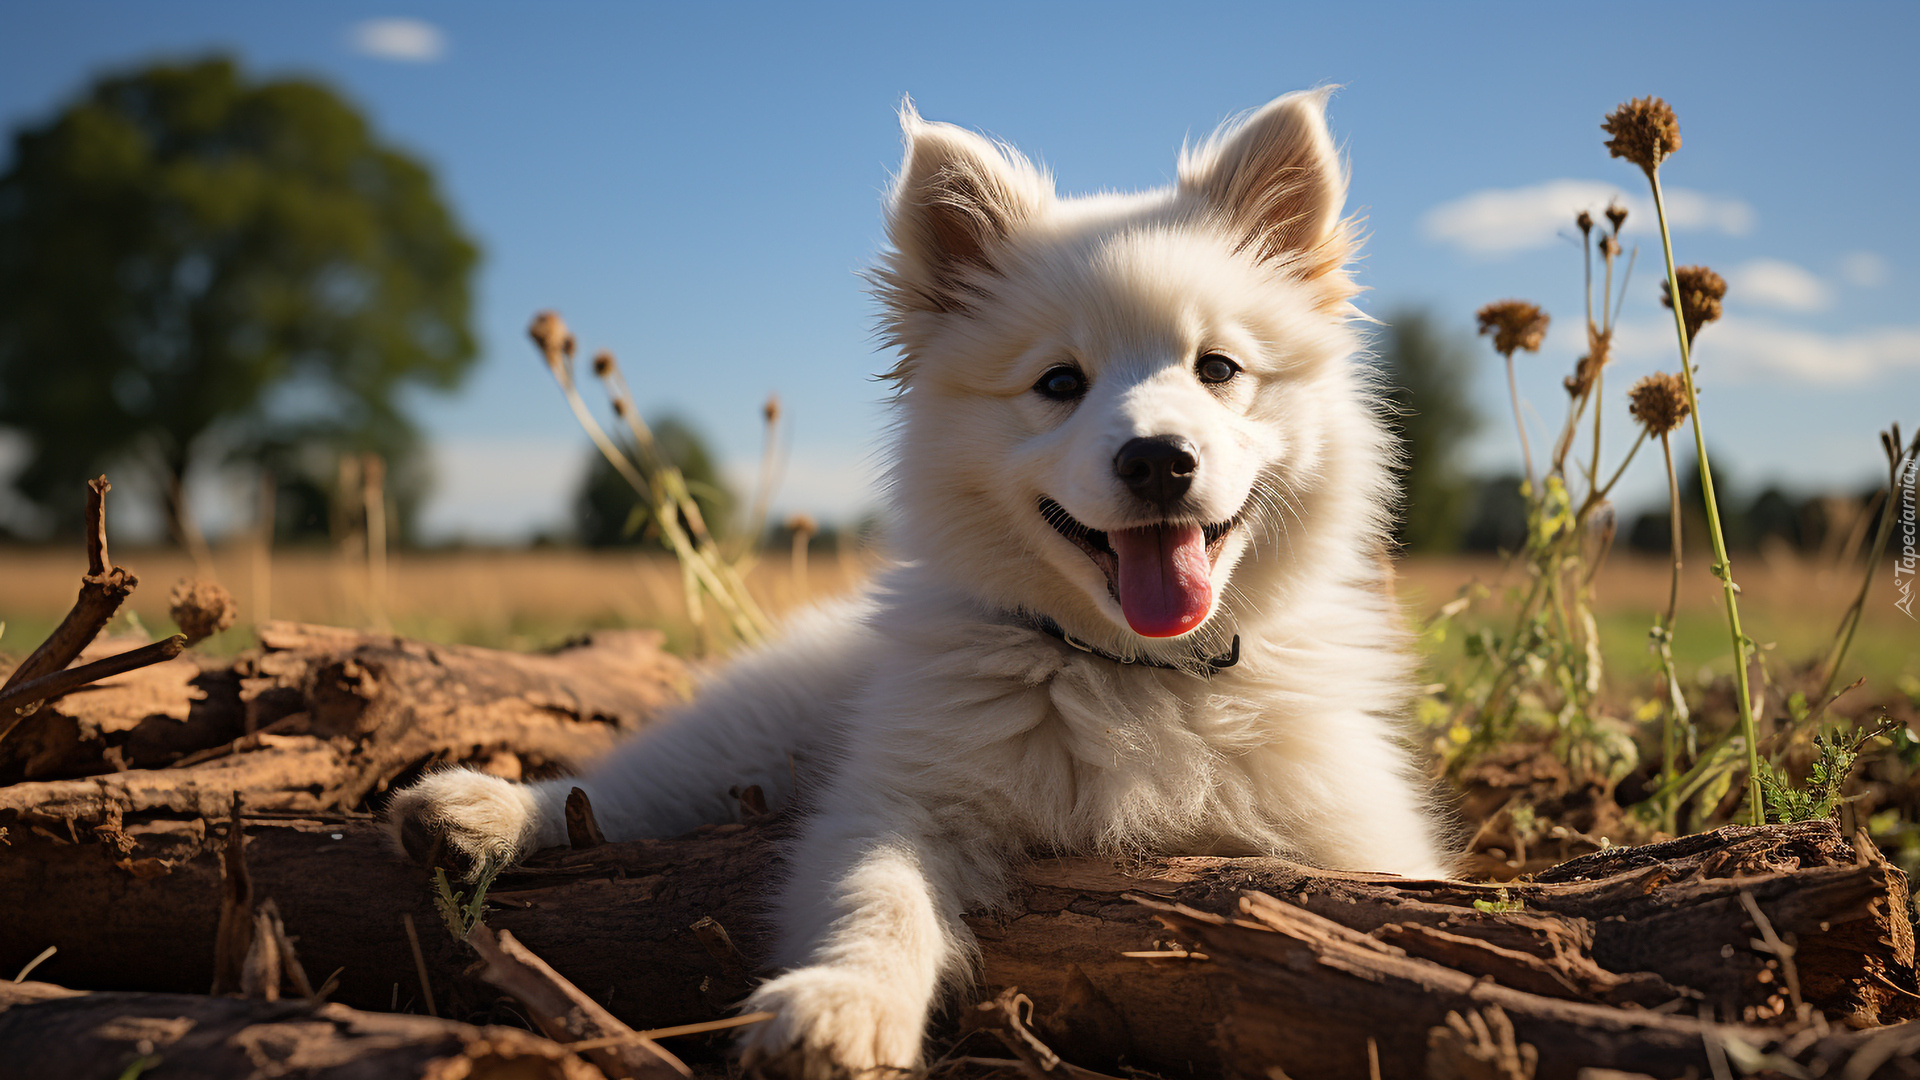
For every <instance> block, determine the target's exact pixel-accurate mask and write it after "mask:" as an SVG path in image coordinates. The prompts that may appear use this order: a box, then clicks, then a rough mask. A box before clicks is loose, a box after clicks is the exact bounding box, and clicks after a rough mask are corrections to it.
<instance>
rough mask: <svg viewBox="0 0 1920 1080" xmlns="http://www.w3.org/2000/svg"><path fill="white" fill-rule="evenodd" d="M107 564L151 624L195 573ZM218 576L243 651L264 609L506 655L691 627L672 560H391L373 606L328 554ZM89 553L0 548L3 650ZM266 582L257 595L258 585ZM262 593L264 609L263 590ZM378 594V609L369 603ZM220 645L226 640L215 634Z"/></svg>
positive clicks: (284, 557)
mask: <svg viewBox="0 0 1920 1080" xmlns="http://www.w3.org/2000/svg"><path fill="white" fill-rule="evenodd" d="M114 560H115V561H116V562H117V563H119V564H120V565H122V566H125V567H126V568H127V569H129V570H132V571H133V572H134V573H136V574H138V575H139V576H140V579H141V582H142V584H141V586H140V588H139V589H138V590H136V591H135V593H134V595H133V597H132V599H131V600H129V601H128V603H127V605H126V608H125V610H129V611H131V612H133V614H134V615H135V617H137V618H138V619H139V620H140V622H141V624H142V625H143V626H145V627H146V628H147V629H149V630H151V631H154V632H156V633H157V632H159V631H160V630H162V629H163V628H165V627H167V626H169V625H170V620H169V618H168V616H167V604H166V598H167V591H168V589H169V588H170V587H171V586H172V585H173V583H174V582H175V581H177V580H179V579H180V578H183V577H190V576H192V574H193V563H192V560H191V559H190V558H189V557H188V556H187V555H186V554H185V553H184V552H180V551H174V550H166V549H157V550H134V549H116V550H115V551H114ZM872 561H873V560H872V558H871V557H870V556H867V555H864V554H860V553H850V554H847V555H844V556H840V555H833V554H826V555H815V556H813V557H812V558H811V559H810V560H809V562H808V575H807V586H808V590H807V593H806V595H800V594H799V593H798V591H797V590H796V589H795V588H794V580H793V573H792V570H791V560H790V559H789V558H788V557H787V556H786V554H785V553H784V552H783V553H779V554H778V555H775V556H772V557H770V558H767V559H764V560H762V561H761V562H759V563H758V564H757V565H755V566H754V567H753V568H752V570H751V571H750V572H749V573H748V575H747V587H748V589H749V590H750V591H751V592H752V593H753V595H754V598H755V599H756V600H758V601H759V602H760V603H761V604H762V605H763V606H764V607H765V608H766V609H767V610H768V611H770V612H773V613H775V614H776V615H777V614H778V613H780V612H783V611H786V610H789V609H791V608H793V607H794V606H795V605H798V604H802V603H805V602H809V601H819V600H823V599H828V598H831V597H834V596H837V595H840V594H843V593H845V592H847V591H849V590H850V589H852V588H853V587H854V586H855V585H856V584H857V583H858V582H860V581H862V580H864V578H865V577H866V574H867V573H868V570H869V568H870V567H871V565H872ZM213 566H214V572H215V574H216V576H217V577H218V578H219V580H220V581H221V583H222V584H224V585H226V586H227V587H228V588H229V589H230V590H231V591H232V592H233V595H234V598H235V600H236V601H238V603H239V605H240V623H241V625H240V627H239V628H238V629H236V630H233V631H229V632H228V633H226V634H224V635H221V639H216V640H215V641H213V642H211V643H210V645H211V648H212V649H213V650H214V651H222V650H225V651H231V650H234V649H238V648H242V647H245V646H246V645H247V644H249V643H250V635H249V634H248V632H247V627H249V626H250V625H252V624H253V623H255V622H258V621H259V620H260V619H261V617H262V616H263V615H265V616H267V617H270V618H275V619H293V620H297V621H301V622H315V623H327V624H332V625H340V626H360V627H373V626H380V625H383V624H384V625H388V626H391V627H392V628H393V629H394V630H396V631H399V632H400V633H403V634H407V635H409V636H414V637H419V638H424V639H426V640H430V641H459V642H469V643H473V644H485V645H492V646H499V647H505V648H520V649H526V648H538V647H543V646H547V645H552V644H556V643H558V642H559V641H562V640H564V639H565V638H567V637H568V636H570V635H573V634H577V633H579V632H581V631H583V630H589V629H595V628H600V627H608V626H654V627H659V628H660V629H662V630H664V631H666V633H667V636H668V644H669V646H670V647H672V648H674V649H676V650H679V651H689V650H692V649H694V648H695V647H696V646H697V644H698V641H699V637H698V633H697V631H696V630H695V628H694V627H693V625H692V623H691V621H690V620H689V619H688V617H687V607H686V601H685V599H684V594H683V593H682V591H681V586H680V571H679V568H678V567H677V565H676V564H675V563H674V561H673V560H672V558H671V557H669V556H667V555H665V554H659V555H635V554H632V553H617V552H588V551H574V550H536V551H458V552H400V553H396V554H394V555H393V556H391V557H390V558H389V559H388V561H387V567H386V575H387V589H386V595H385V596H384V597H380V598H376V597H374V596H373V594H372V591H371V590H370V588H369V585H368V581H369V575H368V573H367V570H366V567H365V564H364V563H363V562H362V561H361V560H357V559H342V558H339V557H337V556H335V555H334V554H332V553H331V552H327V551H320V550H306V551H293V552H276V553H275V555H274V557H273V561H272V567H271V575H270V577H269V578H268V580H267V581H265V582H261V581H260V580H259V579H258V577H257V576H256V573H255V562H254V557H253V553H252V550H251V549H250V548H246V547H235V548H232V549H224V550H217V551H215V552H214V553H213ZM84 571H85V559H84V557H83V556H82V555H81V553H80V552H79V550H78V547H77V546H76V547H75V548H74V549H73V550H65V549H60V550H51V549H49V550H42V549H23V548H12V549H0V620H4V621H5V622H7V623H8V630H7V633H6V637H5V638H4V640H0V648H4V649H6V650H7V651H20V650H23V649H26V648H28V647H30V645H31V643H33V642H35V641H38V640H39V638H40V637H42V636H44V634H45V632H46V631H47V630H48V629H51V628H52V626H53V624H54V623H55V622H56V621H57V620H58V619H59V618H60V616H61V615H62V614H63V613H64V612H65V611H66V609H67V608H68V607H69V606H70V605H71V604H72V603H73V596H74V592H75V590H76V589H77V588H78V585H79V579H80V575H81V573H83V572H84ZM263 584H264V585H265V588H264V589H263V588H261V585H263ZM263 592H264V593H265V594H266V595H267V597H268V604H267V609H266V610H265V611H262V610H261V602H260V601H261V595H262V593H263ZM376 600H378V601H379V602H376ZM222 639H224V640H222Z"/></svg>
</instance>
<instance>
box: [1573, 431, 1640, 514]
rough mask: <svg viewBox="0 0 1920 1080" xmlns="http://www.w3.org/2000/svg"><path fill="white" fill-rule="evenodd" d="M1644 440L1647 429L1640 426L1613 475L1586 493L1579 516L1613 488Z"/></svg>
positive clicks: (1585, 512)
mask: <svg viewBox="0 0 1920 1080" xmlns="http://www.w3.org/2000/svg"><path fill="white" fill-rule="evenodd" d="M1646 441H1647V429H1646V428H1641V429H1640V437H1639V438H1637V439H1635V440H1633V445H1632V446H1631V447H1629V448H1628V449H1627V456H1626V457H1623V458H1621V459H1620V467H1619V468H1617V469H1615V470H1613V475H1612V476H1609V477H1607V482H1606V483H1604V484H1601V485H1600V486H1599V487H1597V488H1595V489H1593V491H1591V492H1589V493H1588V494H1587V501H1586V503H1585V504H1584V505H1582V506H1581V507H1580V516H1581V517H1585V516H1586V514H1587V511H1589V510H1591V509H1592V508H1593V507H1594V506H1595V505H1596V504H1598V503H1599V502H1600V500H1601V499H1604V498H1606V497H1607V492H1609V491H1612V490H1613V485H1615V484H1617V483H1619V482H1620V477H1621V476H1623V475H1625V473H1626V471H1627V466H1628V465H1631V464H1633V455H1635V454H1637V453H1639V452H1640V444H1641V443H1643V442H1646Z"/></svg>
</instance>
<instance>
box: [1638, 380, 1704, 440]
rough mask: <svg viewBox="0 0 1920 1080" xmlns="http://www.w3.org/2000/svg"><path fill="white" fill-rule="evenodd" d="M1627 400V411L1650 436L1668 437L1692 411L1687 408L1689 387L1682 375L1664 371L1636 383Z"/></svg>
mask: <svg viewBox="0 0 1920 1080" xmlns="http://www.w3.org/2000/svg"><path fill="white" fill-rule="evenodd" d="M1627 399H1628V402H1629V404H1628V406H1627V411H1629V412H1631V413H1633V418H1634V419H1635V420H1638V421H1640V422H1641V423H1642V424H1644V425H1646V428H1647V434H1649V435H1665V434H1666V433H1667V432H1669V431H1672V430H1673V429H1674V428H1677V427H1679V426H1680V421H1682V420H1685V419H1686V418H1687V413H1688V412H1690V411H1691V409H1690V408H1689V406H1688V405H1687V388H1686V386H1685V384H1683V383H1682V382H1681V381H1680V376H1678V375H1669V374H1667V373H1666V372H1664V371H1656V372H1654V373H1653V374H1652V375H1649V376H1647V377H1646V378H1644V379H1641V380H1640V381H1639V382H1637V383H1634V384H1633V389H1632V390H1629V391H1627Z"/></svg>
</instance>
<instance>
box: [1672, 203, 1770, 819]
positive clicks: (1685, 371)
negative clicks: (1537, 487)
mask: <svg viewBox="0 0 1920 1080" xmlns="http://www.w3.org/2000/svg"><path fill="white" fill-rule="evenodd" d="M1646 174H1647V182H1648V183H1649V184H1650V185H1652V187H1653V209H1654V212H1655V214H1657V215H1658V216H1659V219H1660V250H1661V253H1662V254H1664V255H1665V256H1666V260H1667V295H1668V296H1669V297H1670V298H1671V300H1672V301H1673V325H1674V330H1675V332H1676V333H1677V334H1678V336H1679V339H1680V378H1681V380H1682V381H1683V382H1684V383H1685V385H1686V388H1687V405H1688V406H1689V407H1690V408H1691V409H1692V410H1693V445H1694V453H1695V455H1696V456H1697V457H1698V458H1699V461H1700V494H1701V497H1702V498H1703V499H1704V500H1705V501H1706V508H1707V534H1708V536H1709V537H1711V538H1712V540H1713V558H1714V566H1713V574H1714V576H1715V577H1717V578H1719V579H1720V586H1721V592H1722V593H1723V594H1724V595H1725V597H1726V602H1727V630H1728V632H1729V633H1730V634H1731V635H1732V637H1733V682H1734V688H1735V691H1736V692H1737V693H1738V695H1739V701H1740V734H1741V735H1742V736H1743V737H1744V738H1745V740H1746V743H1747V802H1748V806H1749V812H1750V813H1751V815H1752V820H1753V824H1755V825H1764V824H1766V820H1767V811H1766V806H1765V805H1764V804H1763V803H1762V802H1761V798H1760V737H1759V731H1758V729H1757V728H1756V727H1755V725H1754V721H1753V697H1752V693H1751V691H1750V689H1749V687H1748V685H1747V646H1746V641H1747V636H1746V634H1744V633H1742V632H1741V630H1740V604H1739V600H1738V599H1737V597H1738V593H1739V591H1740V587H1739V586H1738V585H1735V584H1734V581H1733V563H1732V562H1731V561H1730V560H1729V559H1728V558H1727V539H1726V535H1725V531H1724V530H1723V529H1722V528H1721V525H1720V506H1719V502H1718V500H1716V499H1715V498H1714V494H1713V469H1712V467H1711V466H1710V465H1709V464H1708V461H1707V439H1706V435H1705V434H1704V432H1703V431H1702V430H1701V424H1700V395H1699V394H1698V393H1697V392H1696V391H1695V390H1694V386H1693V356H1692V352H1691V350H1690V349H1689V347H1688V341H1687V321H1686V317H1685V314H1684V310H1683V309H1684V308H1685V302H1684V300H1683V298H1682V296H1681V293H1680V280H1679V275H1678V273H1677V272H1676V271H1675V270H1674V266H1673V237H1672V236H1671V234H1670V233H1669V232H1668V229H1667V205H1666V200H1665V198H1664V197H1662V195H1661V193H1660V171H1659V170H1658V169H1657V168H1650V169H1647V170H1646Z"/></svg>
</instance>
